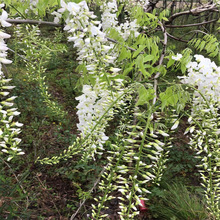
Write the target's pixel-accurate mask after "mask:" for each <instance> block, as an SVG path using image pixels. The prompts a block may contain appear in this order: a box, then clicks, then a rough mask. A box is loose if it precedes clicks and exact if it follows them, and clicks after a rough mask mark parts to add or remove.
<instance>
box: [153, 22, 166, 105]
mask: <svg viewBox="0 0 220 220" xmlns="http://www.w3.org/2000/svg"><path fill="white" fill-rule="evenodd" d="M159 24H160V28H161V30H162V32H163V49H162V53H161V55H160V59H159V64H158V65H159V66H160V65H162V63H163V60H164V56H165V53H166V46H167V32H166V29H165V28H164V26H163V24H162V23H161V22H160V21H159ZM160 74H161V73H160V72H157V73H156V75H155V76H154V99H153V105H154V104H155V103H156V100H157V78H158V77H159V76H160Z"/></svg>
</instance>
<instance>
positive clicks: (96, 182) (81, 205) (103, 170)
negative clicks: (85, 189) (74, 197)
mask: <svg viewBox="0 0 220 220" xmlns="http://www.w3.org/2000/svg"><path fill="white" fill-rule="evenodd" d="M107 166H108V164H107ZM107 166H106V167H107ZM106 167H104V168H103V169H102V171H101V172H100V174H99V177H98V179H97V180H96V181H95V183H94V185H93V187H92V188H91V189H90V190H89V194H90V193H92V191H93V190H94V189H95V188H96V186H97V184H98V183H99V181H100V179H101V176H102V174H103V173H104V172H105V170H106ZM86 200H87V199H84V200H83V201H82V203H81V204H80V206H79V208H78V209H77V210H76V212H75V213H74V214H73V215H72V216H71V218H70V220H74V219H75V217H76V215H77V214H78V212H79V211H80V209H81V208H82V207H83V205H84V204H85V202H86Z"/></svg>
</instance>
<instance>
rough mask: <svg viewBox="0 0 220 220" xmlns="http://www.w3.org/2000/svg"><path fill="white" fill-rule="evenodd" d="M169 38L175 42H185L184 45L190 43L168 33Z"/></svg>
mask: <svg viewBox="0 0 220 220" xmlns="http://www.w3.org/2000/svg"><path fill="white" fill-rule="evenodd" d="M167 36H168V37H170V38H172V39H174V40H177V41H180V42H184V43H188V41H187V40H183V39H182V38H178V37H175V36H173V35H171V34H169V33H168V32H167Z"/></svg>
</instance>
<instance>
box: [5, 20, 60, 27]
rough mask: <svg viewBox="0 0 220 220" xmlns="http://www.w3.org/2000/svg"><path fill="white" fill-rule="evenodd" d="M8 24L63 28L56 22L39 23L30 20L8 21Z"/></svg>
mask: <svg viewBox="0 0 220 220" xmlns="http://www.w3.org/2000/svg"><path fill="white" fill-rule="evenodd" d="M6 21H7V22H8V23H11V24H37V25H47V26H54V27H62V25H61V24H57V23H54V22H49V21H37V20H29V19H25V20H24V19H7V20H6Z"/></svg>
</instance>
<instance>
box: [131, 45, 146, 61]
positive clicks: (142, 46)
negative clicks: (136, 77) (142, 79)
mask: <svg viewBox="0 0 220 220" xmlns="http://www.w3.org/2000/svg"><path fill="white" fill-rule="evenodd" d="M145 48H146V45H140V46H139V48H138V49H137V50H136V51H135V52H134V54H133V58H135V57H136V56H137V55H138V54H139V53H141V52H142V51H143V50H144V49H145Z"/></svg>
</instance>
